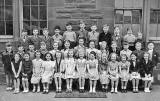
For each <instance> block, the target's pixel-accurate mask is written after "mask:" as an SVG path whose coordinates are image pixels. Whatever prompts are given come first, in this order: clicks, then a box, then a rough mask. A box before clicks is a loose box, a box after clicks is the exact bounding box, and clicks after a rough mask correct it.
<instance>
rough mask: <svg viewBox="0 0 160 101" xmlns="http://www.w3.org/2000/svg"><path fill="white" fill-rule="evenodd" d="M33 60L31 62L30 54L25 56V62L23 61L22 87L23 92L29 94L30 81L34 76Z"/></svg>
mask: <svg viewBox="0 0 160 101" xmlns="http://www.w3.org/2000/svg"><path fill="white" fill-rule="evenodd" d="M32 66H33V65H32V60H30V56H29V53H25V54H24V61H22V85H23V92H24V93H28V92H29V81H30V79H31V76H32Z"/></svg>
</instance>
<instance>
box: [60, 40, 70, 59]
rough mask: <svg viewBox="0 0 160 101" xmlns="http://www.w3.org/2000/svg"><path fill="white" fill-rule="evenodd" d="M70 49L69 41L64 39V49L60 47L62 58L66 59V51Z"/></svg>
mask: <svg viewBox="0 0 160 101" xmlns="http://www.w3.org/2000/svg"><path fill="white" fill-rule="evenodd" d="M69 50H70V41H68V40H66V41H65V42H64V49H62V50H61V51H62V53H63V58H64V59H67V58H68V51H69Z"/></svg>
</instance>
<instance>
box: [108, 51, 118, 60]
mask: <svg viewBox="0 0 160 101" xmlns="http://www.w3.org/2000/svg"><path fill="white" fill-rule="evenodd" d="M113 55H116V59H117V54H116V53H115V52H113V53H111V54H110V55H109V59H108V60H109V61H111V57H112V56H113Z"/></svg>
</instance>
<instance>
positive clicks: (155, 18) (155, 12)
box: [150, 10, 160, 24]
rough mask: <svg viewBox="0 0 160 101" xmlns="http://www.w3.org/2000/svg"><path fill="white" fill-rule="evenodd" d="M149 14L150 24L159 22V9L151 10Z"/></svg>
mask: <svg viewBox="0 0 160 101" xmlns="http://www.w3.org/2000/svg"><path fill="white" fill-rule="evenodd" d="M150 15H151V16H150V24H160V10H151V11H150Z"/></svg>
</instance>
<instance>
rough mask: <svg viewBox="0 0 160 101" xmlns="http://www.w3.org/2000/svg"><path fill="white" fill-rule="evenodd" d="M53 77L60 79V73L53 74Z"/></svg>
mask: <svg viewBox="0 0 160 101" xmlns="http://www.w3.org/2000/svg"><path fill="white" fill-rule="evenodd" d="M54 77H55V78H57V77H59V78H62V73H55V74H54Z"/></svg>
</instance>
